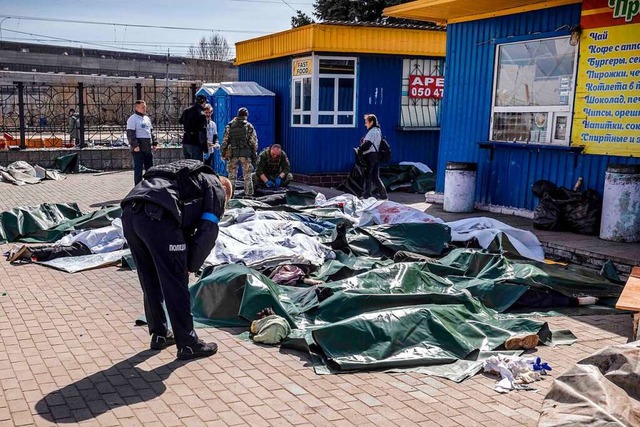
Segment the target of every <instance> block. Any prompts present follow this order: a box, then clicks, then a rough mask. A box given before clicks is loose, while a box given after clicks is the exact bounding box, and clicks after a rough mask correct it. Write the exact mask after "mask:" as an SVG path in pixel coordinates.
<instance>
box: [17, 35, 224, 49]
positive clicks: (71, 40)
mask: <svg viewBox="0 0 640 427" xmlns="http://www.w3.org/2000/svg"><path fill="white" fill-rule="evenodd" d="M4 31H8V32H11V33H18V34H26V35H30V36H37V37H47V38H48V39H49V40H43V41H52V40H57V41H64V42H69V43H77V44H81V45H85V44H88V45H92V46H99V47H104V48H109V49H112V50H125V51H128V52H133V53H142V54H146V55H164V54H165V53H166V52H165V50H166V49H164V48H160V49H158V50H156V51H153V52H149V51H143V50H138V49H130V48H121V47H120V46H115V45H112V44H103V43H94V42H90V41H86V40H73V39H65V38H61V37H54V36H48V35H46V34H36V33H29V32H26V31H17V30H4ZM37 40H40V39H37ZM158 46H161V45H158ZM188 47H194V48H195V47H196V46H188ZM178 51H179V52H180V53H182V54H185V55H186V54H188V53H189V50H188V49H183V50H182V49H181V50H178ZM234 51H235V49H232V48H231V47H229V53H230V54H232V53H233V52H234Z"/></svg>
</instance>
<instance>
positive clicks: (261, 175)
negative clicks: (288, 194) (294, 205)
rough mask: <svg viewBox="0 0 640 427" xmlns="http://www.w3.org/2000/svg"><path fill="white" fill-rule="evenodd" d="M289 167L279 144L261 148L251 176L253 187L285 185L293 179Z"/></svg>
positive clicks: (278, 186)
mask: <svg viewBox="0 0 640 427" xmlns="http://www.w3.org/2000/svg"><path fill="white" fill-rule="evenodd" d="M289 169H290V164H289V158H288V157H287V153H285V152H284V151H282V147H281V146H280V144H273V145H272V146H271V147H269V148H265V149H264V150H262V152H261V153H260V156H258V166H257V167H256V172H255V173H254V174H253V175H252V176H251V179H252V181H253V187H254V188H260V187H269V188H280V187H286V186H288V185H289V183H290V182H291V180H292V179H293V176H292V175H291V173H289Z"/></svg>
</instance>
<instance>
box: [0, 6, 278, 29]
mask: <svg viewBox="0 0 640 427" xmlns="http://www.w3.org/2000/svg"><path fill="white" fill-rule="evenodd" d="M236 1H238V0H236ZM244 1H248V0H244ZM254 2H255V1H254ZM0 18H9V19H18V20H23V21H44V22H64V23H69V24H90V25H107V26H118V27H135V28H158V29H162V30H181V31H200V32H202V31H206V32H223V33H245V34H268V32H267V31H251V30H222V29H215V28H214V29H211V28H195V27H174V26H168V25H147V24H126V23H121V22H99V21H79V20H75V19H61V18H41V17H37V16H13V15H0Z"/></svg>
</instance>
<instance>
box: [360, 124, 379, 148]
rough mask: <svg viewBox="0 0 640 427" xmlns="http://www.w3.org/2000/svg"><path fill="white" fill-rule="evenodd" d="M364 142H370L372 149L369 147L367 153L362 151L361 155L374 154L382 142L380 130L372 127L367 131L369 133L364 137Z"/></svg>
mask: <svg viewBox="0 0 640 427" xmlns="http://www.w3.org/2000/svg"><path fill="white" fill-rule="evenodd" d="M364 140H365V141H371V143H372V144H373V147H369V149H368V150H367V151H364V152H363V153H362V154H367V153H373V152H376V151H378V149H379V148H380V141H382V131H381V130H380V128H379V127H377V126H374V127H372V128H371V129H369V131H368V132H367V134H366V135H365V137H364Z"/></svg>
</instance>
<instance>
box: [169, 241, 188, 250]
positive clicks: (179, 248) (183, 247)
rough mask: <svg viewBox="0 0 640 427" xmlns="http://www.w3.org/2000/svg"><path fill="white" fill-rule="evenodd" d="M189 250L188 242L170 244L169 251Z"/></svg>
mask: <svg viewBox="0 0 640 427" xmlns="http://www.w3.org/2000/svg"><path fill="white" fill-rule="evenodd" d="M186 250H187V245H186V243H183V244H181V245H169V252H184V251H186Z"/></svg>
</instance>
